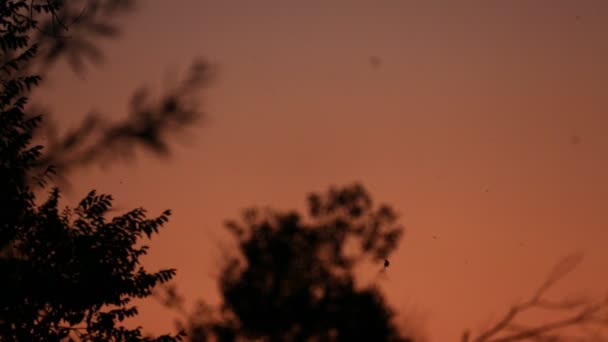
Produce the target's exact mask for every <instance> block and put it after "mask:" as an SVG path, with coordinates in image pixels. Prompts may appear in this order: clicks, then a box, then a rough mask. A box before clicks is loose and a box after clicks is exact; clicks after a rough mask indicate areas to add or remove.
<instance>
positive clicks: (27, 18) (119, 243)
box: [0, 0, 183, 341]
mask: <svg viewBox="0 0 608 342" xmlns="http://www.w3.org/2000/svg"><path fill="white" fill-rule="evenodd" d="M60 9H61V6H60V3H59V2H54V1H44V2H42V1H41V2H37V1H36V2H35V1H26V0H14V1H10V0H9V1H3V2H0V53H1V54H2V60H3V61H4V63H3V64H2V65H0V73H1V76H0V82H1V87H0V220H1V221H0V274H1V275H2V278H1V279H2V280H1V283H2V291H0V340H2V341H59V340H65V339H68V340H82V341H109V340H115V341H141V340H152V339H151V338H144V337H143V336H142V332H141V328H140V327H138V328H133V329H130V328H126V327H124V326H122V325H121V323H120V322H122V321H123V320H124V319H125V318H127V317H132V316H134V315H137V308H136V307H135V306H133V305H132V303H131V301H132V300H133V299H135V298H144V297H147V296H149V295H150V294H151V293H152V289H153V288H154V287H155V286H156V285H158V284H161V283H165V282H167V281H169V280H170V279H171V278H172V277H173V276H174V274H175V270H173V269H165V270H160V271H158V272H148V271H147V270H146V269H145V268H144V267H143V266H142V265H141V264H140V261H139V258H140V257H141V256H142V255H144V254H146V252H147V246H145V245H142V239H144V238H150V237H151V236H152V235H153V234H156V233H157V232H158V230H159V228H160V227H161V226H162V225H163V224H164V223H165V222H167V219H168V216H169V214H170V212H169V211H165V212H164V213H162V215H160V216H158V217H156V218H147V217H146V214H145V210H144V209H141V208H140V209H135V210H132V211H130V212H128V213H126V214H124V215H121V216H118V217H114V218H113V219H108V217H107V213H108V211H109V209H110V207H111V203H112V197H111V196H109V195H97V194H96V193H95V191H91V192H90V193H89V194H88V195H87V196H86V197H85V198H84V199H83V200H82V201H81V202H80V204H79V205H78V206H77V207H75V208H73V209H70V208H65V209H64V210H61V211H60V210H59V200H60V193H59V190H58V189H57V188H54V189H52V190H51V191H50V194H49V196H48V197H47V198H46V200H43V201H42V204H40V205H39V204H37V202H38V201H40V200H38V201H37V198H36V194H35V192H34V188H33V187H32V186H33V184H37V185H38V186H40V187H43V188H44V187H45V186H46V185H45V184H46V183H47V181H48V179H49V178H50V177H51V176H52V174H53V173H54V169H53V168H52V167H51V166H48V167H46V168H45V169H44V171H43V172H41V173H40V174H38V175H36V174H34V175H33V180H34V182H32V181H30V179H29V177H30V176H31V175H32V174H31V172H32V170H33V169H35V168H36V165H37V163H38V162H39V160H40V158H41V155H42V149H43V148H42V146H39V145H38V146H32V139H33V135H34V133H35V131H36V129H37V127H38V126H39V124H40V122H41V116H30V115H28V114H26V111H25V110H24V108H25V106H26V104H27V96H28V92H29V90H30V89H31V88H32V87H35V86H36V85H37V84H38V82H39V81H40V79H41V78H40V77H39V76H28V75H23V73H21V71H22V67H24V68H25V67H26V66H27V64H28V63H30V62H31V61H32V60H33V59H34V57H35V56H36V53H37V50H38V45H37V44H35V43H32V42H31V35H32V32H33V31H34V30H35V29H37V28H39V27H38V20H37V16H44V15H45V14H46V15H50V16H51V18H53V17H54V16H55V11H58V10H60ZM53 20H54V19H53ZM9 55H10V56H15V57H10V58H9ZM182 336H183V334H182V333H180V334H178V335H176V336H170V335H164V336H161V337H159V338H157V339H156V340H159V341H175V340H180V339H181V337H182Z"/></svg>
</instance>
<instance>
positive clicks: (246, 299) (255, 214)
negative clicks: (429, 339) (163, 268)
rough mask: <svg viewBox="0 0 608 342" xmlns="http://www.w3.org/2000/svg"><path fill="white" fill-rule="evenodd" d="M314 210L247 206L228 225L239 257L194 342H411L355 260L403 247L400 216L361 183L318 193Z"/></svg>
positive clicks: (195, 328) (201, 317) (196, 322)
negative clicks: (362, 278)
mask: <svg viewBox="0 0 608 342" xmlns="http://www.w3.org/2000/svg"><path fill="white" fill-rule="evenodd" d="M309 209H310V217H309V219H307V220H305V219H303V218H302V217H301V216H300V215H299V214H298V213H297V212H277V211H273V210H267V211H262V210H258V209H250V210H247V211H246V212H245V213H244V215H243V219H242V220H241V221H231V222H228V223H227V227H228V229H229V230H230V231H231V232H232V233H233V234H234V236H235V237H236V238H237V242H238V246H239V250H240V252H241V253H240V255H235V256H233V257H231V258H230V259H229V260H228V261H227V264H226V267H225V268H224V270H223V272H222V276H221V278H220V289H221V293H222V298H223V303H222V305H221V307H220V308H219V310H213V309H212V308H209V307H206V306H204V305H203V306H201V308H200V310H199V312H196V313H194V314H193V315H191V317H190V318H189V321H188V324H189V327H188V329H189V331H190V335H191V336H192V338H193V340H195V341H207V340H210V339H211V338H212V337H213V338H217V339H219V340H220V341H227V342H228V341H238V340H251V341H254V340H255V341H258V340H259V341H401V342H404V341H410V339H408V338H406V337H403V336H401V334H400V333H399V331H398V329H397V327H396V326H395V325H394V323H393V321H392V320H393V315H394V314H393V312H392V310H391V309H390V308H389V307H388V306H387V304H386V303H385V301H384V298H383V296H382V295H381V293H380V292H379V290H378V289H377V288H375V287H373V286H369V287H360V286H357V284H356V282H355V266H356V265H357V264H359V263H361V262H363V261H372V262H379V261H381V262H384V260H385V258H388V256H389V255H390V253H391V252H392V251H393V250H394V249H395V248H396V246H397V242H398V240H399V238H400V237H401V234H402V228H401V227H400V226H399V225H398V224H397V223H396V220H397V215H396V213H395V212H394V211H393V210H392V209H391V208H390V207H388V206H384V205H382V206H375V205H373V202H372V200H371V198H370V196H369V195H368V194H367V192H366V191H365V189H364V188H363V187H362V186H360V185H358V184H354V185H352V186H347V187H344V188H338V189H331V190H330V191H329V192H328V193H327V194H325V195H319V194H313V195H311V196H310V197H309ZM380 271H381V272H383V271H385V270H384V269H382V268H380Z"/></svg>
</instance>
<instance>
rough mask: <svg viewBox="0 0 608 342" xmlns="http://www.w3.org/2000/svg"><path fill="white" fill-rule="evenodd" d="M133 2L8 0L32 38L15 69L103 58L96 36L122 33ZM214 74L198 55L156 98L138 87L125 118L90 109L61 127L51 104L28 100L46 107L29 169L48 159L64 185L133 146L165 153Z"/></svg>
mask: <svg viewBox="0 0 608 342" xmlns="http://www.w3.org/2000/svg"><path fill="white" fill-rule="evenodd" d="M138 3H139V2H138V1H136V0H64V1H58V0H48V1H47V0H36V1H24V2H17V1H11V2H8V3H7V8H8V6H11V4H23V5H19V10H20V11H19V12H18V18H17V19H19V20H28V21H29V22H30V23H31V27H29V29H28V30H29V32H28V38H31V40H32V41H35V42H36V44H35V50H36V51H35V52H36V53H33V55H32V59H31V60H29V61H28V63H25V64H21V65H19V68H18V70H13V72H15V73H16V74H17V75H29V74H36V75H39V76H42V77H44V76H45V74H47V73H48V72H49V70H51V68H52V67H53V66H54V65H55V64H56V62H57V61H58V60H60V59H65V60H67V62H68V63H69V64H70V66H72V69H73V70H74V71H75V72H76V73H77V74H78V75H81V76H82V75H83V74H84V72H85V67H84V66H85V64H87V63H88V62H93V63H95V64H97V65H101V64H102V62H103V61H104V55H103V51H102V49H101V48H100V47H99V41H100V40H103V39H109V38H117V37H119V35H120V33H121V32H122V29H121V25H120V24H121V22H120V18H121V17H124V15H125V14H127V13H129V12H132V11H133V10H134V9H136V8H137V4H138ZM36 14H38V15H36ZM40 14H44V15H40ZM7 38H8V37H7ZM22 43H23V41H19V42H18V44H22ZM2 44H4V43H3V42H0V45H2ZM16 47H17V46H16ZM19 53H21V51H18V50H11V49H8V50H5V52H4V53H3V54H2V55H1V56H0V63H3V65H5V66H7V67H13V68H14V66H15V65H14V59H15V58H17V56H18V54H19ZM212 79H213V67H212V66H211V64H210V63H209V62H207V61H206V60H204V59H202V58H198V59H196V60H195V61H194V62H193V63H192V66H191V68H190V69H189V71H188V75H187V76H186V77H184V79H183V80H182V81H181V82H180V83H179V84H177V85H173V87H172V88H170V89H168V90H166V91H164V92H163V93H161V94H159V95H157V96H154V97H153V96H151V92H150V91H149V90H148V89H146V88H145V87H141V88H140V89H137V90H136V91H135V92H134V94H133V96H132V99H131V104H130V107H129V112H128V113H127V114H128V115H126V117H125V118H124V119H122V120H120V121H118V122H110V121H109V120H107V119H105V118H104V115H103V114H101V113H97V112H90V113H88V114H86V116H85V117H84V119H83V120H82V122H81V124H80V125H79V126H78V127H77V128H76V129H72V130H70V131H67V132H61V133H60V132H59V130H58V129H57V125H56V124H55V123H54V121H53V120H52V115H51V113H49V112H48V110H43V109H42V108H35V107H33V106H29V107H28V110H33V111H37V112H46V113H45V120H44V123H43V125H42V127H41V128H42V129H39V130H37V136H36V137H35V138H36V140H41V141H44V144H45V146H46V153H45V154H44V156H42V158H40V159H39V160H38V161H37V164H36V167H35V168H34V169H35V170H36V171H41V170H43V169H44V168H46V167H48V166H49V165H51V164H52V165H54V167H55V168H56V169H57V170H58V171H62V172H60V173H58V177H57V178H55V181H62V183H63V184H64V185H67V181H66V178H64V176H66V175H67V174H68V172H69V171H71V170H73V169H76V168H78V167H82V166H86V165H90V164H98V163H102V164H105V163H108V162H113V161H116V160H119V159H129V158H132V157H134V155H135V151H136V150H138V149H143V150H147V151H151V152H153V153H154V154H156V155H157V156H168V155H169V154H170V148H169V144H168V140H169V137H170V136H177V135H180V134H183V132H184V131H185V130H186V129H187V128H188V127H190V126H192V125H193V124H195V123H197V122H198V121H199V120H200V119H201V118H202V117H203V112H202V110H201V103H200V101H199V98H200V97H199V96H198V95H199V92H200V90H202V89H203V88H205V87H206V86H207V85H209V84H210V83H211V80H212Z"/></svg>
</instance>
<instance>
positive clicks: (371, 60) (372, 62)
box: [369, 56, 382, 69]
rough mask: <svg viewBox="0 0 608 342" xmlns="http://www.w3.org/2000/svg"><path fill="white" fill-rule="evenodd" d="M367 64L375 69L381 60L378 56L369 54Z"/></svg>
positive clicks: (380, 63)
mask: <svg viewBox="0 0 608 342" xmlns="http://www.w3.org/2000/svg"><path fill="white" fill-rule="evenodd" d="M369 64H370V65H371V66H372V68H374V69H376V68H379V67H380V65H382V60H381V59H380V57H378V56H371V57H370V58H369Z"/></svg>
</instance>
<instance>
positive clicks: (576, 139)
mask: <svg viewBox="0 0 608 342" xmlns="http://www.w3.org/2000/svg"><path fill="white" fill-rule="evenodd" d="M581 141H582V139H581V137H579V136H578V135H573V136H571V137H570V144H571V145H579V144H580V143H581Z"/></svg>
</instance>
